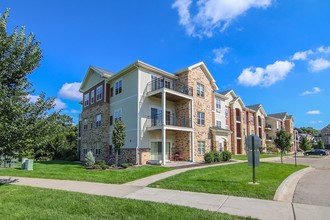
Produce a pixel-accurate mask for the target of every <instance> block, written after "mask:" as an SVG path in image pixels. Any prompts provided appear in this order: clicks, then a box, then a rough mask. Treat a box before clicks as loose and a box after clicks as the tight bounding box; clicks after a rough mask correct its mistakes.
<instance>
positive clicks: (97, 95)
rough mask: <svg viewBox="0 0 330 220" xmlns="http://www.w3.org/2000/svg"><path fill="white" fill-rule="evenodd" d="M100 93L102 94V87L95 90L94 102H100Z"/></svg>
mask: <svg viewBox="0 0 330 220" xmlns="http://www.w3.org/2000/svg"><path fill="white" fill-rule="evenodd" d="M102 93H103V86H99V87H97V89H96V101H100V100H101V99H102Z"/></svg>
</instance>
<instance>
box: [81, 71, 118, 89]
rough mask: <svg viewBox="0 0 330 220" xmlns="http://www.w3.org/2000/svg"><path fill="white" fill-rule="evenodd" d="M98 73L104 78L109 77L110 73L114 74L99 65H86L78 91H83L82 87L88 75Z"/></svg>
mask: <svg viewBox="0 0 330 220" xmlns="http://www.w3.org/2000/svg"><path fill="white" fill-rule="evenodd" d="M93 73H94V74H95V73H96V74H98V75H99V76H100V77H101V78H104V79H109V78H110V77H111V76H112V75H114V73H113V72H110V71H108V70H105V69H101V68H99V67H95V66H92V65H91V66H89V67H88V70H87V73H86V75H85V78H84V80H83V81H82V83H81V85H80V88H79V91H80V92H84V87H85V85H86V83H87V79H88V77H90V76H91V75H92V74H93Z"/></svg>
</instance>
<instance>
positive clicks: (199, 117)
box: [197, 112, 205, 125]
mask: <svg viewBox="0 0 330 220" xmlns="http://www.w3.org/2000/svg"><path fill="white" fill-rule="evenodd" d="M197 124H198V125H204V124H205V113H204V112H197Z"/></svg>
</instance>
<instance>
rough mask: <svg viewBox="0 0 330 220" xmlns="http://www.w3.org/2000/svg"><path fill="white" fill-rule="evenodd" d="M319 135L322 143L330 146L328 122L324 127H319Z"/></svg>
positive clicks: (329, 125)
mask: <svg viewBox="0 0 330 220" xmlns="http://www.w3.org/2000/svg"><path fill="white" fill-rule="evenodd" d="M320 136H321V139H322V141H323V143H324V146H325V147H327V148H328V149H329V147H330V124H328V125H327V126H325V127H324V128H322V129H321V131H320Z"/></svg>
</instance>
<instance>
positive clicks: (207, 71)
mask: <svg viewBox="0 0 330 220" xmlns="http://www.w3.org/2000/svg"><path fill="white" fill-rule="evenodd" d="M197 67H200V68H201V69H202V70H203V72H204V73H205V75H206V77H207V78H208V80H209V81H210V83H211V85H212V88H213V90H214V91H216V90H218V89H219V88H218V86H217V85H216V84H215V80H214V78H213V76H212V74H211V73H210V71H209V70H208V69H207V67H206V65H205V63H204V62H199V63H196V64H194V65H191V66H189V67H187V68H184V69H182V70H180V71H178V72H176V73H175V75H179V74H180V73H183V72H186V71H191V70H193V69H195V68H197Z"/></svg>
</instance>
